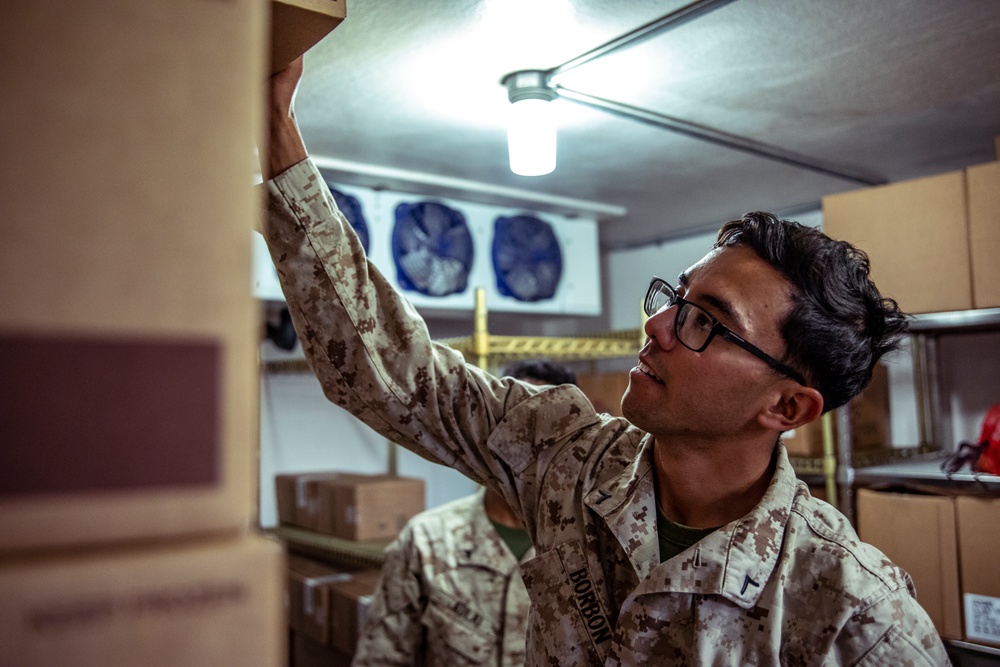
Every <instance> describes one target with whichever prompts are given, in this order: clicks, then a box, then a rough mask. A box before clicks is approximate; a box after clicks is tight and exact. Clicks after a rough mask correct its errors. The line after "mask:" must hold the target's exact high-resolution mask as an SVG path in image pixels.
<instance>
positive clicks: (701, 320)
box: [692, 308, 715, 329]
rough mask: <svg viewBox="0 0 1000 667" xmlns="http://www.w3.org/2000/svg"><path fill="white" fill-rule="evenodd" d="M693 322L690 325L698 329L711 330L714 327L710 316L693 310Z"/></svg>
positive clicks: (701, 311)
mask: <svg viewBox="0 0 1000 667" xmlns="http://www.w3.org/2000/svg"><path fill="white" fill-rule="evenodd" d="M693 319H694V321H693V322H692V324H694V325H695V326H697V327H698V328H699V329H711V328H712V326H714V325H715V322H714V321H713V320H712V318H711V316H709V314H708V313H706V312H705V311H703V310H700V309H697V308H696V309H695V311H694V318H693Z"/></svg>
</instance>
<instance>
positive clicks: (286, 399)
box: [260, 343, 477, 527]
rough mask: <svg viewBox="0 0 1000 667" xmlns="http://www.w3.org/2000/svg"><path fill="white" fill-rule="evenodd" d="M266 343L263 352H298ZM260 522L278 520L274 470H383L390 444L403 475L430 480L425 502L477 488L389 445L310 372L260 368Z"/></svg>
mask: <svg viewBox="0 0 1000 667" xmlns="http://www.w3.org/2000/svg"><path fill="white" fill-rule="evenodd" d="M276 350H277V348H274V347H273V346H272V345H271V344H270V343H264V344H263V345H262V351H263V356H264V357H265V358H267V357H271V358H296V357H300V356H301V355H300V353H299V354H294V355H292V354H281V353H280V352H276ZM260 398H261V409H260V524H261V525H262V526H264V527H270V526H274V525H276V524H277V522H278V520H277V507H276V503H275V496H274V476H275V475H277V474H279V473H286V472H288V473H292V472H294V473H298V472H312V471H321V470H337V471H342V472H357V473H365V474H369V473H385V472H387V471H388V470H389V449H390V447H394V448H395V449H396V450H397V453H398V459H397V471H398V473H399V474H400V475H404V476H408V477H420V478H422V479H424V480H425V481H426V484H427V498H426V502H427V507H428V508H430V507H437V506H438V505H441V504H443V503H446V502H448V501H450V500H454V499H455V498H459V497H461V496H465V495H468V494H470V493H472V492H473V491H475V489H476V488H477V487H476V484H475V483H473V482H472V481H470V480H469V479H467V478H466V477H463V476H462V475H460V474H458V473H456V472H454V471H452V470H450V469H448V468H445V467H443V466H440V465H437V464H434V463H430V462H429V461H425V460H424V459H421V458H420V457H418V456H416V455H414V454H411V453H410V452H407V451H406V450H404V449H402V448H401V447H398V446H396V445H391V444H390V443H389V442H388V441H387V440H386V439H385V438H383V437H382V436H380V435H379V434H377V433H376V432H375V431H373V430H372V429H370V428H368V426H366V425H365V424H363V423H362V422H361V421H360V420H358V419H357V418H355V417H354V416H353V415H351V414H350V413H348V412H347V411H345V410H344V409H342V408H340V407H338V406H336V405H334V404H333V403H330V402H329V401H328V400H327V399H326V397H325V396H324V395H323V390H322V388H321V387H320V384H319V381H318V380H317V379H316V378H315V376H314V375H313V374H312V373H310V372H305V373H271V374H266V373H264V374H262V376H261V384H260Z"/></svg>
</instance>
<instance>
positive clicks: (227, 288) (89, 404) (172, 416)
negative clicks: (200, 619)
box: [0, 0, 267, 552]
mask: <svg viewBox="0 0 1000 667" xmlns="http://www.w3.org/2000/svg"><path fill="white" fill-rule="evenodd" d="M266 9H267V8H266V5H262V4H261V3H259V2H256V1H254V0H232V1H230V2H199V3H191V2H184V3H174V2H151V3H135V2H132V1H131V0H101V1H100V2H98V1H96V0H81V1H80V2H63V3H59V5H58V7H57V8H55V7H53V6H52V5H51V3H38V2H29V1H22V0H13V1H10V2H4V3H3V6H2V9H0V44H2V45H3V46H2V47H0V48H2V49H3V58H2V59H0V87H2V88H3V91H4V104H2V105H0V145H3V147H4V155H5V159H4V160H2V161H0V199H2V201H3V229H4V234H3V237H4V242H3V243H2V244H0V303H2V304H3V308H2V309H0V367H2V368H3V373H2V374H0V404H2V405H3V406H4V417H3V419H0V442H2V443H3V446H2V447H0V470H2V473H0V552H12V551H24V550H28V549H39V548H51V547H57V546H80V545H84V544H96V543H110V542H120V541H124V540H135V539H147V538H164V537H168V536H178V535H181V534H195V533H198V534H203V533H208V532H216V531H231V532H233V533H234V534H235V533H236V532H237V531H240V530H244V529H245V528H246V527H247V525H248V523H249V517H251V516H252V514H253V502H252V501H253V496H252V491H251V489H252V484H251V480H252V466H253V461H254V458H255V457H254V446H255V442H256V440H255V438H254V437H253V434H254V432H255V431H254V427H253V424H252V422H253V419H252V418H253V416H254V414H255V412H254V405H255V403H256V386H257V385H256V346H257V336H258V327H259V317H258V311H257V306H256V304H255V302H254V300H253V299H252V297H251V295H250V289H249V285H250V275H251V266H250V259H251V249H250V238H251V235H250V234H249V233H248V231H247V230H248V228H252V227H253V226H255V224H256V221H257V219H258V218H259V216H260V202H259V199H258V198H257V195H256V194H254V193H253V191H252V188H251V187H250V185H251V184H252V183H253V179H254V175H255V173H256V172H257V170H258V169H259V166H258V163H257V159H256V157H255V156H254V145H255V143H257V141H258V139H259V137H260V136H261V130H262V125H261V116H262V113H263V108H262V107H263V105H262V104H261V99H262V95H263V84H264V79H265V75H264V63H265V60H266V58H267V54H266V50H265V47H264V45H265V44H266V13H267V11H266Z"/></svg>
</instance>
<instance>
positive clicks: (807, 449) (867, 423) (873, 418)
mask: <svg viewBox="0 0 1000 667" xmlns="http://www.w3.org/2000/svg"><path fill="white" fill-rule="evenodd" d="M842 409H844V408H842ZM846 409H847V410H848V411H849V414H850V418H851V444H852V447H853V448H854V450H862V449H878V448H880V447H888V446H889V444H890V443H889V374H888V371H887V370H886V367H885V366H884V365H883V364H878V365H876V366H875V370H874V371H873V372H872V381H871V383H870V384H869V385H868V387H867V388H865V390H864V392H862V393H861V395H859V396H857V397H855V398H854V400H852V401H851V402H850V403H848V404H847V406H846ZM833 437H834V442H836V438H837V421H836V419H834V420H833ZM781 441H782V442H783V443H784V444H785V448H786V449H787V450H788V455H789V456H801V457H817V456H822V455H823V426H822V423H821V421H820V420H819V419H817V420H815V421H812V422H810V423H808V424H806V425H805V426H802V427H800V428H797V429H795V430H793V431H786V432H785V433H783V434H782V436H781ZM834 449H836V445H835V446H834Z"/></svg>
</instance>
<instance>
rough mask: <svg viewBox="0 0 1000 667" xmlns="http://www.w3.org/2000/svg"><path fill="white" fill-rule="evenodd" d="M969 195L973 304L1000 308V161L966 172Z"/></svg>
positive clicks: (972, 168)
mask: <svg viewBox="0 0 1000 667" xmlns="http://www.w3.org/2000/svg"><path fill="white" fill-rule="evenodd" d="M965 176H966V181H967V186H968V193H969V249H970V251H971V252H972V305H973V306H974V307H975V308H1000V260H998V258H1000V162H990V163H989V164H982V165H978V166H975V167H969V168H968V169H966V170H965Z"/></svg>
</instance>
